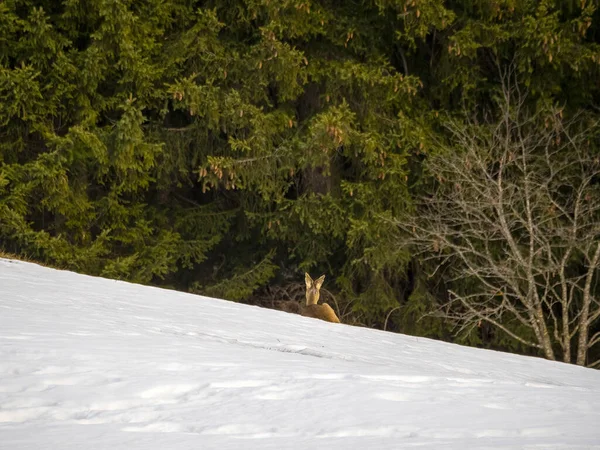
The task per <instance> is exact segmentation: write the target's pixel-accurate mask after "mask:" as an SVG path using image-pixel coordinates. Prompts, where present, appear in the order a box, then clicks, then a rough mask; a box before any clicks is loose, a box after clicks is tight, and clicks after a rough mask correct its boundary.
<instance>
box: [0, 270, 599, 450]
mask: <svg viewBox="0 0 600 450" xmlns="http://www.w3.org/2000/svg"><path fill="white" fill-rule="evenodd" d="M0 448H1V449H3V450H4V449H11V450H12V449H25V448H26V449H61V450H64V449H97V448H104V449H144V450H152V449H261V450H263V449H287V448H293V449H313V448H314V449H321V448H322V449H334V448H335V449H404V448H425V449H467V448H470V449H498V448H511V449H512V448H515V449H516V448H527V449H569V450H571V449H590V448H596V449H600V371H593V370H590V369H583V368H580V367H575V366H570V365H566V364H561V363H552V362H549V361H545V360H542V359H535V358H526V357H520V356H516V355H510V354H505V353H498V352H492V351H485V350H477V349H472V348H467V347H461V346H458V345H451V344H446V343H442V342H436V341H432V340H428V339H423V338H414V337H409V336H403V335H398V334H392V333H384V332H381V331H377V330H369V329H364V328H357V327H351V326H347V325H339V324H330V323H326V322H322V321H319V320H316V319H309V318H304V317H300V316H296V315H291V314H286V313H284V312H278V311H272V310H267V309H261V308H257V307H251V306H245V305H238V304H235V303H231V302H226V301H222V300H215V299H209V298H205V297H199V296H194V295H189V294H183V293H178V292H174V291H168V290H161V289H156V288H150V287H143V286H138V285H133V284H128V283H124V282H118V281H112V280H106V279H101V278H93V277H88V276H82V275H77V274H74V273H71V272H65V271H57V270H52V269H48V268H44V267H40V266H37V265H34V264H29V263H23V262H17V261H9V260H5V259H0Z"/></svg>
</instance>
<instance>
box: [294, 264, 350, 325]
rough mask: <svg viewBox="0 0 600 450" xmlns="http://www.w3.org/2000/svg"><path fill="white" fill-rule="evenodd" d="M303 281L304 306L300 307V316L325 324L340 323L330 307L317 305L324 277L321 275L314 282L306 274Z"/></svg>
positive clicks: (324, 304)
mask: <svg viewBox="0 0 600 450" xmlns="http://www.w3.org/2000/svg"><path fill="white" fill-rule="evenodd" d="M304 281H305V282H306V305H301V306H300V314H301V315H303V316H305V317H313V318H315V319H321V320H325V321H327V322H333V323H340V319H338V316H336V314H335V312H334V311H333V309H332V308H331V306H329V305H328V304H327V303H323V304H320V305H318V304H317V302H318V301H319V296H320V295H321V292H320V291H321V286H322V285H323V282H324V281H325V275H321V276H320V277H319V278H317V279H316V280H313V279H312V278H311V276H310V275H309V274H308V272H306V273H305V274H304Z"/></svg>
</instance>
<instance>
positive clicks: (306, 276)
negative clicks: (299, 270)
mask: <svg viewBox="0 0 600 450" xmlns="http://www.w3.org/2000/svg"><path fill="white" fill-rule="evenodd" d="M304 282H305V283H306V289H310V287H311V286H312V284H313V279H312V278H311V277H310V275H309V274H308V272H305V273H304Z"/></svg>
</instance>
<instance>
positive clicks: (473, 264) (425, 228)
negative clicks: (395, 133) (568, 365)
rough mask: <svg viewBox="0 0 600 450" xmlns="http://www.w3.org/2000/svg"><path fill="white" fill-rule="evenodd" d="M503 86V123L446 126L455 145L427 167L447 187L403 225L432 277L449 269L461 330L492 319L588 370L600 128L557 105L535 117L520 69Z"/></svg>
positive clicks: (595, 315)
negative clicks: (570, 115)
mask: <svg viewBox="0 0 600 450" xmlns="http://www.w3.org/2000/svg"><path fill="white" fill-rule="evenodd" d="M502 78H503V89H502V92H501V94H502V95H501V98H502V101H501V103H500V104H499V109H500V113H499V115H498V118H497V119H496V121H495V122H494V123H487V124H483V125H480V124H475V123H474V122H473V121H469V120H467V121H466V122H465V121H451V122H449V123H448V126H447V128H448V132H449V135H450V137H451V142H452V144H451V146H450V147H449V146H448V145H444V144H443V143H440V151H439V153H438V154H437V155H435V156H432V157H430V158H429V160H428V161H427V167H428V170H429V171H430V172H431V173H432V174H434V175H435V176H436V178H437V180H438V181H439V183H438V184H437V185H436V186H435V188H433V189H432V190H431V192H430V193H429V195H428V196H425V197H422V198H421V199H420V200H419V202H418V203H417V205H416V211H415V214H414V215H413V216H412V217H409V218H403V219H402V220H399V221H398V222H397V224H398V227H399V229H400V230H401V231H402V239H403V240H404V245H409V246H411V247H412V248H413V250H414V251H415V252H416V253H417V254H419V255H420V256H421V258H422V260H423V261H424V262H425V263H430V267H432V269H431V274H435V273H436V272H437V271H438V270H439V269H440V267H444V268H447V269H448V271H449V273H450V276H449V277H447V281H448V282H449V283H451V284H452V285H453V286H455V287H456V288H455V289H453V290H452V292H451V294H452V295H451V297H450V300H449V301H448V302H447V303H446V304H445V305H444V307H445V308H444V316H445V317H447V318H449V319H452V320H454V321H456V323H457V324H458V325H459V327H460V329H462V330H468V329H471V328H473V327H475V326H476V325H477V324H480V323H481V322H482V321H483V322H487V323H490V324H492V325H493V326H494V327H496V328H497V329H499V330H502V332H504V333H506V334H507V335H508V336H511V337H512V338H513V339H515V340H516V341H518V342H520V343H521V344H523V345H526V346H530V347H534V348H539V349H540V350H541V351H542V352H543V354H544V356H545V357H546V358H548V359H555V358H556V357H557V355H556V349H557V348H560V349H561V352H560V355H558V356H559V357H560V358H561V359H563V360H564V361H566V362H576V363H577V364H581V365H584V364H585V363H586V360H587V355H588V351H589V349H590V347H591V346H593V345H595V344H598V343H600V336H599V335H598V333H596V334H595V335H593V336H592V337H591V338H590V337H589V333H590V329H592V327H593V326H594V325H595V323H596V322H597V321H598V320H600V298H599V292H598V291H597V288H596V284H597V282H598V270H599V269H600V241H599V239H600V188H599V187H598V179H600V161H599V160H598V157H597V156H596V155H597V151H596V150H594V149H593V148H592V147H591V142H592V141H593V140H592V139H591V138H592V137H595V134H596V133H597V131H598V124H597V123H590V122H587V121H586V118H585V117H584V116H583V115H576V116H575V117H573V118H571V119H570V120H567V119H565V118H564V115H563V111H562V110H560V109H557V108H552V107H548V108H546V109H540V110H539V111H538V112H535V113H532V112H530V110H528V109H527V107H526V101H525V100H526V95H525V94H524V93H523V92H522V91H521V90H519V87H518V83H517V82H516V77H515V73H514V72H511V71H506V72H504V73H503V74H502ZM515 323H516V324H519V325H520V327H521V328H523V327H525V328H527V329H528V330H529V333H528V334H527V335H524V334H522V331H517V328H515V327H514V325H513V324H515ZM575 337H576V338H577V339H576V342H574V338H575ZM575 346H576V352H575V360H574V361H573V356H572V347H575Z"/></svg>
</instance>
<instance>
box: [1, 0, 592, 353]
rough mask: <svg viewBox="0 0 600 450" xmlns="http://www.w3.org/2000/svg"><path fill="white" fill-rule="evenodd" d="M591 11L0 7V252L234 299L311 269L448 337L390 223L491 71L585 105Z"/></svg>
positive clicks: (156, 1)
mask: <svg viewBox="0 0 600 450" xmlns="http://www.w3.org/2000/svg"><path fill="white" fill-rule="evenodd" d="M599 22H600V12H599V11H598V8H597V2H595V1H591V0H541V1H538V0H525V1H517V0H454V1H453V0H446V1H443V0H350V1H335V0H329V1H310V0H279V1H275V0H222V1H210V0H207V1H191V0H143V1H132V0H99V1H91V0H63V1H48V0H39V1H38V0H5V1H4V2H2V3H0V133H1V136H2V138H1V139H0V249H2V250H3V251H4V252H7V253H13V254H17V255H21V256H24V257H28V258H31V259H34V260H38V261H42V262H45V263H49V264H53V265H56V266H59V267H64V268H68V269H72V270H76V271H79V272H84V273H89V274H94V275H101V276H107V277H112V278H118V279H123V280H129V281H134V282H141V283H152V284H155V285H161V286H166V287H173V288H177V289H183V290H189V291H193V292H202V293H206V294H209V295H216V296H223V297H226V298H229V299H232V300H240V301H251V300H252V299H254V300H252V301H258V300H257V298H260V296H261V295H265V292H266V291H265V289H267V287H268V286H285V285H286V283H289V282H292V281H294V282H296V283H301V281H302V277H303V272H304V271H305V270H306V271H311V272H312V273H313V274H315V275H317V276H318V275H319V274H321V273H327V274H328V280H330V281H329V286H325V288H326V289H327V290H328V291H329V292H330V294H331V295H335V297H336V299H337V301H338V304H339V305H338V306H339V308H340V309H343V311H344V312H345V317H341V318H342V320H345V321H347V322H350V323H357V324H364V325H367V326H376V327H386V328H389V329H392V330H396V331H403V332H409V333H414V334H420V335H427V336H435V337H441V338H447V339H450V338H451V333H452V327H453V325H452V324H449V323H448V322H447V321H445V320H443V319H439V318H435V317H426V318H422V316H423V314H424V313H427V312H429V311H432V310H434V309H436V308H437V307H438V303H439V302H440V301H441V300H440V299H441V298H443V295H441V290H440V289H442V288H441V286H444V283H441V284H440V280H438V279H431V278H428V277H427V276H426V275H425V274H424V272H423V271H422V269H421V265H420V263H419V258H418V257H416V256H415V254H414V252H412V251H411V250H409V249H408V248H406V246H403V245H400V244H401V243H399V240H402V239H403V238H402V237H399V234H398V226H397V224H396V220H398V219H399V218H401V217H403V216H404V215H405V214H406V213H407V212H410V211H413V209H414V201H415V199H416V198H418V197H419V196H420V195H422V194H423V193H424V192H427V189H428V187H429V186H432V183H434V184H435V182H436V178H435V174H434V173H431V172H430V170H429V169H428V168H427V166H426V164H424V162H426V161H427V160H428V159H429V158H430V157H431V156H435V155H436V154H438V153H440V152H443V151H444V150H443V148H444V145H441V143H444V142H449V141H448V139H449V133H448V128H447V127H446V126H445V124H446V123H447V122H448V121H454V120H459V121H460V120H463V119H466V118H467V117H468V118H469V120H471V119H472V118H476V119H475V120H485V118H486V117H489V116H490V115H493V114H494V113H495V111H496V110H497V104H498V103H497V102H496V99H497V96H498V95H499V92H500V89H501V84H502V80H501V73H502V70H499V69H502V68H503V67H507V66H508V65H511V66H512V67H514V70H515V72H516V73H517V75H518V80H519V81H518V84H519V89H521V90H522V91H523V92H527V96H526V100H525V101H526V103H527V107H528V108H532V110H534V111H535V110H537V109H541V108H548V107H549V106H552V107H560V108H561V110H562V111H563V113H564V114H565V116H567V117H575V116H576V114H578V113H580V112H581V111H585V113H586V117H595V116H596V115H597V114H598V105H597V103H598V100H599V98H598V95H599V88H600V86H599V85H598V82H597V80H598V75H599V73H598V65H599V63H600V47H599V45H598V41H599V38H600V36H599V33H600V26H599ZM449 146H451V145H450V144H449ZM594 149H595V146H593V149H592V150H591V151H595V150H594ZM594 182H597V180H594ZM442 281H443V280H442ZM339 312H340V311H338V313H339ZM473 333H474V334H473ZM473 333H471V334H469V335H468V336H467V337H466V338H465V342H470V343H476V344H479V345H486V346H492V347H495V348H509V349H512V350H516V349H518V348H519V344H518V342H516V341H515V340H514V339H512V340H511V339H509V340H508V343H506V342H505V341H502V342H500V339H499V338H498V337H492V338H488V339H487V340H486V339H482V338H481V335H480V333H479V332H478V331H477V330H475V331H473ZM478 333H479V334H478Z"/></svg>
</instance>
